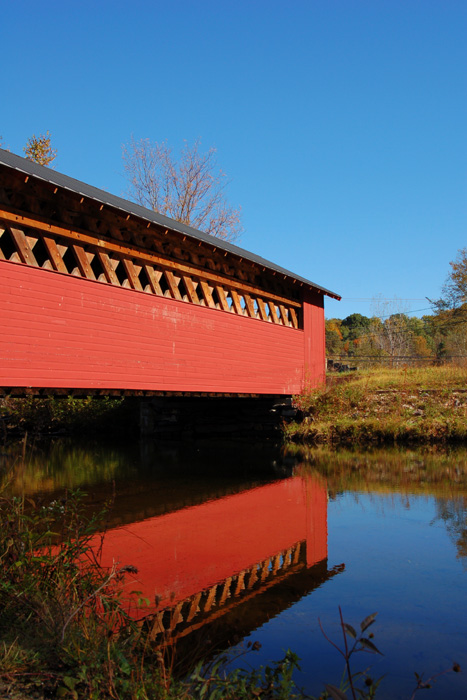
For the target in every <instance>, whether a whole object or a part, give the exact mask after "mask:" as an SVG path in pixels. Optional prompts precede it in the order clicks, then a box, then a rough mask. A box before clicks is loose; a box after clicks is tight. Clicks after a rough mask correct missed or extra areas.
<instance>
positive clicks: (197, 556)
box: [102, 475, 340, 642]
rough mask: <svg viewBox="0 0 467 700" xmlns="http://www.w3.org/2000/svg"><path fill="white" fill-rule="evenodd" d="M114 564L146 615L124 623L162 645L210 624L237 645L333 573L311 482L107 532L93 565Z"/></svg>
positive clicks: (300, 480)
mask: <svg viewBox="0 0 467 700" xmlns="http://www.w3.org/2000/svg"><path fill="white" fill-rule="evenodd" d="M114 561H118V562H119V564H120V565H122V566H127V565H132V566H135V567H136V568H137V570H138V574H137V575H135V576H134V577H132V578H134V580H133V581H132V582H131V583H132V589H133V588H134V589H137V590H138V591H141V595H142V596H144V597H146V598H148V599H149V601H150V606H149V608H138V609H136V610H133V613H132V614H133V615H134V616H135V617H136V618H137V619H142V618H145V620H144V624H145V625H147V626H148V628H149V633H150V637H151V638H152V639H153V640H155V641H157V640H160V641H165V642H167V641H168V640H169V641H175V640H177V639H180V638H181V637H184V636H186V635H188V634H190V633H191V632H193V631H195V630H197V629H200V628H201V627H203V626H204V625H207V624H209V625H210V626H211V625H212V623H213V622H214V621H216V620H217V621H219V624H220V625H221V626H223V628H224V636H225V639H227V637H228V636H229V634H231V632H228V628H229V627H230V628H232V629H235V636H236V637H238V634H240V635H241V636H243V635H244V634H246V633H248V632H250V631H251V630H252V629H255V628H256V627H258V626H259V625H261V624H263V623H264V622H266V621H267V620H268V619H270V618H271V617H273V616H275V615H276V614H278V613H279V612H281V610H282V609H284V608H286V607H288V606H289V605H291V604H292V603H293V602H295V601H296V600H299V599H300V598H301V597H302V596H303V595H305V594H307V593H309V592H310V591H311V590H313V589H314V588H316V587H317V586H319V585H321V584H322V583H323V582H324V581H326V580H327V579H328V578H329V577H331V576H332V575H334V574H335V573H337V572H338V571H339V570H340V567H337V568H335V569H333V570H331V571H329V570H328V568H327V490H326V484H325V482H324V481H323V480H322V479H320V478H319V477H317V476H311V475H304V476H294V477H290V478H286V479H283V480H281V481H276V482H274V483H270V484H267V485H264V486H260V487H257V488H252V489H250V490H247V491H243V492H241V493H237V494H235V495H230V496H226V497H224V498H220V499H217V500H213V501H208V502H206V503H203V504H202V505H196V506H192V507H188V508H185V509H183V510H178V511H175V512H171V513H168V514H165V515H161V516H157V517H153V518H148V519H145V520H143V521H141V522H136V523H132V524H131V525H125V526H123V527H117V528H114V529H112V530H110V531H108V532H107V534H106V537H105V540H104V545H103V551H102V563H103V564H104V565H106V566H109V565H111V564H112V563H113V562H114ZM239 607H240V608H241V611H240V610H239ZM229 617H230V621H228V619H227V618H229ZM221 618H222V621H221ZM234 618H235V619H234ZM240 618H241V620H240ZM210 636H212V631H211V632H210Z"/></svg>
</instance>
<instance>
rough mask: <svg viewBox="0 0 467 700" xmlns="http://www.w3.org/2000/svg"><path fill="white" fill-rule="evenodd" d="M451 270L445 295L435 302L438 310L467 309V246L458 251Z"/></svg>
mask: <svg viewBox="0 0 467 700" xmlns="http://www.w3.org/2000/svg"><path fill="white" fill-rule="evenodd" d="M449 264H450V266H451V272H450V273H449V275H448V277H447V280H446V282H445V283H444V286H443V290H442V292H443V296H442V297H441V299H439V300H438V301H436V302H435V307H436V308H437V310H438V311H446V310H451V311H455V310H459V309H461V310H463V311H464V312H465V311H466V310H467V248H461V249H460V250H458V252H457V257H456V259H455V260H453V261H452V262H450V263H449Z"/></svg>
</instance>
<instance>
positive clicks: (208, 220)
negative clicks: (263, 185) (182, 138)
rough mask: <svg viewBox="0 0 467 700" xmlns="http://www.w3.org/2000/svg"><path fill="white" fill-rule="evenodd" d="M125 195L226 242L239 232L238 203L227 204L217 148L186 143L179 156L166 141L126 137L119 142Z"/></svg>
mask: <svg viewBox="0 0 467 700" xmlns="http://www.w3.org/2000/svg"><path fill="white" fill-rule="evenodd" d="M123 165H124V169H125V173H126V176H127V179H128V182H129V189H128V196H129V197H130V198H131V199H133V200H134V201H136V202H138V204H142V205H143V206H145V207H148V208H149V209H153V210H154V211H157V212H159V213H160V214H164V215H165V216H169V217H171V218H172V219H176V220H177V221H180V222H182V223H184V224H187V225H188V226H192V227H193V228H196V229H199V230H201V231H205V232H206V233H210V234H211V235H213V236H217V237H218V238H222V239H224V240H227V241H235V240H237V239H238V238H239V237H240V234H241V232H242V230H243V229H242V225H241V220H240V207H238V208H237V209H235V208H233V207H231V206H230V205H229V204H228V203H227V200H226V198H225V194H224V190H225V187H226V185H227V184H228V181H227V180H226V177H225V174H224V173H223V172H222V171H221V170H218V169H217V162H216V150H215V149H214V148H210V149H209V150H208V151H206V152H202V151H201V143H200V142H199V141H195V143H194V144H193V145H192V146H190V145H189V144H188V143H186V142H185V145H184V147H183V149H182V151H181V154H180V158H179V159H178V160H177V159H176V158H174V157H173V155H172V151H171V149H170V148H169V146H168V145H167V143H166V142H165V141H163V142H161V143H158V142H151V141H150V140H149V139H141V140H139V141H135V140H134V139H133V138H132V139H131V141H130V142H129V143H128V144H126V145H124V146H123Z"/></svg>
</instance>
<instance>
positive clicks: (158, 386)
mask: <svg viewBox="0 0 467 700" xmlns="http://www.w3.org/2000/svg"><path fill="white" fill-rule="evenodd" d="M0 328H1V334H0V386H5V387H7V386H33V387H50V388H54V387H65V388H89V389H92V388H109V389H114V388H115V389H117V388H118V389H130V390H131V389H135V390H141V389H146V390H155V391H157V390H160V391H199V392H229V393H230V392H231V393H259V394H261V393H265V394H290V393H297V392H299V391H300V390H301V389H302V385H303V380H304V372H305V370H304V363H305V333H304V332H303V331H302V330H295V329H293V328H290V327H286V326H282V325H278V324H274V323H269V324H266V323H264V322H262V321H258V320H257V319H252V318H248V317H247V316H238V315H235V314H231V313H226V312H225V311H222V310H218V309H213V308H209V307H207V306H198V305H195V304H186V303H184V302H181V301H177V300H174V299H169V298H166V297H160V296H155V295H147V294H144V293H141V292H138V291H134V290H130V289H123V288H121V287H116V286H111V285H105V284H101V283H99V282H92V281H89V280H86V279H82V278H77V277H72V276H64V275H60V274H58V273H56V272H53V271H46V270H42V269H40V268H33V267H29V266H27V267H26V266H21V265H15V264H14V263H10V262H7V261H0Z"/></svg>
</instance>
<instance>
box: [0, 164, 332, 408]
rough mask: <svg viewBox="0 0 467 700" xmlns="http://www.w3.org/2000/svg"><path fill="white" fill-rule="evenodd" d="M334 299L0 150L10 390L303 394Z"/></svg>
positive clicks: (3, 343) (0, 350)
mask: <svg viewBox="0 0 467 700" xmlns="http://www.w3.org/2000/svg"><path fill="white" fill-rule="evenodd" d="M325 295H328V296H330V297H333V298H335V299H339V296H338V295H337V294H335V293H333V292H331V291H329V290H327V289H324V288H323V287H320V286H319V285H317V284H314V283H313V282H310V281H308V280H306V279H303V278H301V277H298V276H297V275H294V274H293V273H292V272H289V271H288V270H284V269H282V268H281V267H279V266H278V265H275V264H273V263H271V262H268V261H267V260H263V259H262V258H260V257H258V256H257V255H254V254H253V253H250V252H248V251H246V250H243V249H242V248H239V247H237V246H235V245H232V244H230V243H227V242H224V241H222V240H219V239H217V238H215V237H213V236H210V235H207V234H205V233H202V232H201V231H197V230H194V229H193V228H190V227H189V226H186V225H184V224H181V223H179V222H177V221H173V220H172V219H169V218H167V217H165V216H162V215H160V214H158V213H156V212H153V211H150V210H147V209H145V208H143V207H141V206H139V205H137V204H133V203H132V202H129V201H126V200H124V199H121V198H119V197H116V196H113V195H111V194H109V193H107V192H104V191H102V190H99V189H96V188H94V187H91V186H90V185H86V184H84V183H82V182H79V181H77V180H74V179H72V178H70V177H67V176H66V175H62V174H60V173H58V172H56V171H54V170H51V169H49V168H46V167H42V166H40V165H37V164H36V163H33V162H31V161H28V160H25V159H24V158H20V157H19V156H16V155H14V154H12V153H9V152H7V151H4V150H0V329H1V331H0V389H1V391H2V392H3V393H13V394H19V393H36V394H41V393H46V394H52V393H54V392H55V393H63V391H67V392H72V391H84V392H87V393H90V394H92V393H95V394H109V393H110V394H115V393H119V392H122V393H125V394H132V393H133V394H140V395H141V394H144V395H156V396H157V395H166V394H169V395H170V394H171V393H180V392H182V393H186V394H190V393H193V394H207V395H225V394H234V395H243V396H245V395H250V396H251V395H275V396H277V395H281V394H282V395H290V394H293V393H298V392H300V391H301V390H302V389H303V387H304V385H305V384H310V385H316V384H318V383H319V382H321V381H322V380H323V377H324V371H325V339H324V301H323V300H324V296H325Z"/></svg>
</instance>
